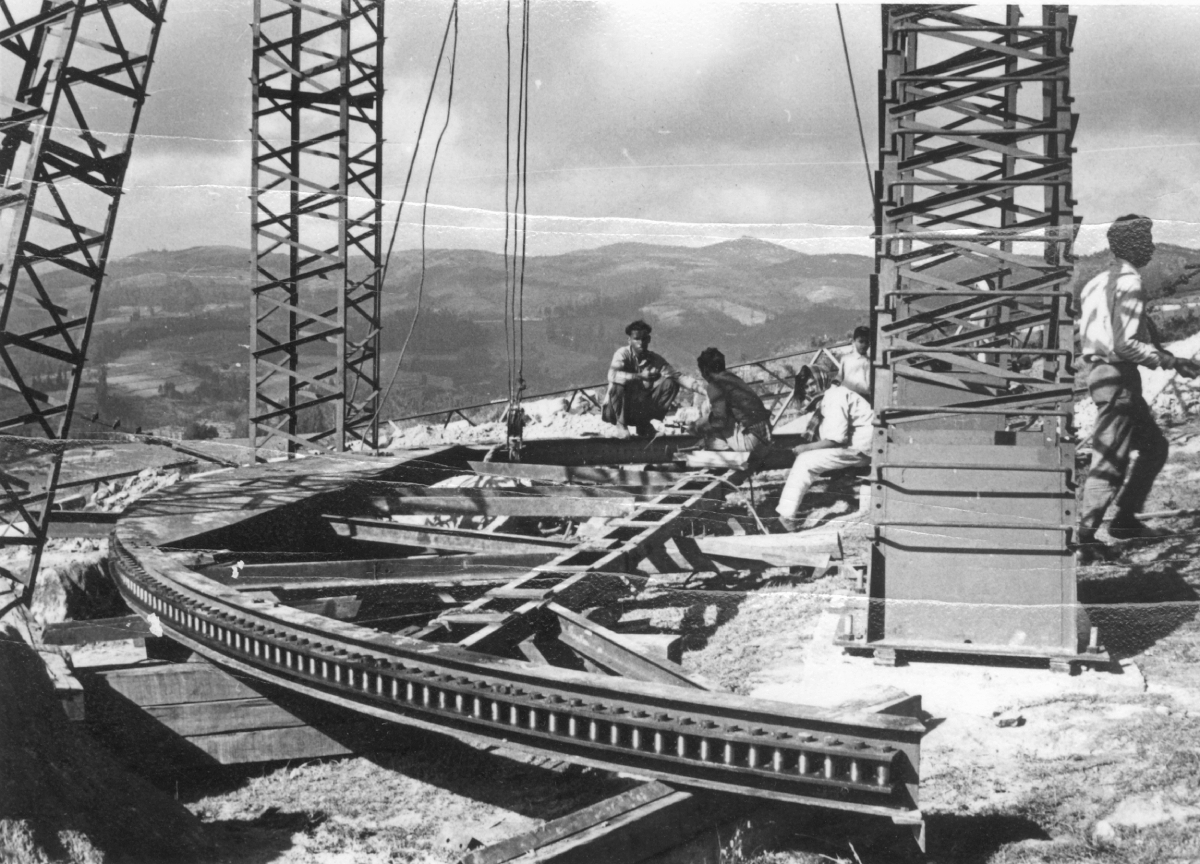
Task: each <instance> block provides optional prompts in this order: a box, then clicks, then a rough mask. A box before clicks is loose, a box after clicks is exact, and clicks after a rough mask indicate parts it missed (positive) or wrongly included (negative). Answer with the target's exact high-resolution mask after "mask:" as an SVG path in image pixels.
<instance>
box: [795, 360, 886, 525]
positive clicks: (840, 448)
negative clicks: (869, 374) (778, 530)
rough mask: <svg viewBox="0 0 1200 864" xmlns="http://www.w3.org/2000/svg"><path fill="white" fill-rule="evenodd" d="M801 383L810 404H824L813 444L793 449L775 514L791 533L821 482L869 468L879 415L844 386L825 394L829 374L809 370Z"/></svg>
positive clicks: (816, 419) (805, 369) (802, 372)
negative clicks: (809, 494) (843, 472)
mask: <svg viewBox="0 0 1200 864" xmlns="http://www.w3.org/2000/svg"><path fill="white" fill-rule="evenodd" d="M797 377H798V378H799V379H800V381H799V383H800V387H802V388H803V391H804V396H805V398H806V399H809V400H815V399H816V398H817V397H818V396H820V397H821V399H820V405H819V406H818V407H817V409H816V413H817V416H815V417H814V423H815V424H818V425H816V429H817V431H816V433H815V435H814V440H812V441H811V442H809V443H808V444H801V445H800V446H798V447H795V448H793V449H792V452H793V453H795V454H796V461H795V462H793V463H792V470H791V471H790V472H789V473H788V477H787V481H786V482H785V483H784V485H783V493H782V494H781V495H780V496H779V504H778V506H777V507H776V508H775V512H776V513H778V514H779V521H780V522H781V523H782V524H783V526H784V528H786V529H787V530H789V531H794V530H796V528H797V527H799V526H798V524H797V521H796V514H797V512H799V510H800V502H801V501H802V500H803V499H804V496H805V494H807V492H808V490H809V489H810V488H812V485H813V483H814V482H816V479H817V478H818V477H820V476H821V475H822V474H828V473H829V472H831V471H837V470H839V469H841V468H857V467H860V466H862V465H869V464H870V462H871V459H870V456H868V455H867V454H868V453H870V452H871V437H872V435H873V434H874V430H873V425H874V423H875V412H874V411H872V410H871V406H870V404H868V403H867V400H866V399H864V398H863V397H861V396H859V395H858V394H857V393H855V392H853V391H851V390H849V389H847V388H846V387H844V386H843V385H841V384H835V385H834V386H832V387H830V388H829V389H827V390H826V389H825V385H826V383H827V381H828V378H827V373H826V372H825V370H823V369H821V368H819V367H816V366H805V367H803V368H802V369H801V370H800V373H799V375H798V376H797ZM800 387H798V388H797V389H800ZM822 390H824V395H822Z"/></svg>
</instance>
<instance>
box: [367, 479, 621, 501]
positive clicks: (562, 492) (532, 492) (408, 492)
mask: <svg viewBox="0 0 1200 864" xmlns="http://www.w3.org/2000/svg"><path fill="white" fill-rule="evenodd" d="M363 486H364V488H365V489H366V497H367V498H371V497H373V496H374V495H375V493H373V492H372V491H371V490H372V489H374V488H375V487H374V486H373V485H372V484H370V483H364V484H363ZM459 493H463V494H466V495H470V496H472V497H476V498H516V497H521V498H616V499H618V500H625V499H632V498H636V497H637V496H636V495H635V494H634V493H633V492H632V491H630V490H629V489H626V488H622V487H619V486H618V487H608V486H585V487H582V488H579V489H570V488H567V487H563V486H499V487H496V486H420V485H418V484H416V483H388V484H387V491H386V492H384V493H382V495H380V496H379V497H384V498H392V497H399V498H443V497H445V496H447V495H455V494H459Z"/></svg>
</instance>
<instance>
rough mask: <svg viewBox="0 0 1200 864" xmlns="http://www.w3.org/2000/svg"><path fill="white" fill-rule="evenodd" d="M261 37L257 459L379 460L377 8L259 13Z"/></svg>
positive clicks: (256, 77) (256, 83) (255, 259)
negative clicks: (364, 451)
mask: <svg viewBox="0 0 1200 864" xmlns="http://www.w3.org/2000/svg"><path fill="white" fill-rule="evenodd" d="M253 38H254V48H253V68H252V73H251V80H252V86H253V108H252V128H251V131H252V138H253V143H252V147H253V155H252V163H251V173H252V177H251V185H252V192H251V207H252V215H251V247H252V271H251V272H252V281H251V285H252V287H251V290H252V295H251V297H252V299H251V319H250V328H251V349H250V350H251V359H250V434H251V437H252V441H253V446H254V450H255V455H256V457H257V458H259V459H265V458H267V456H268V454H269V453H271V452H277V451H279V450H284V451H286V452H288V453H296V452H300V451H303V450H309V449H316V450H319V451H322V452H327V451H331V450H332V451H340V450H345V449H347V448H349V447H353V446H357V445H361V446H366V447H375V446H376V444H377V439H378V421H377V419H376V415H377V413H378V410H377V409H378V399H379V395H380V390H381V387H380V369H379V364H380V357H379V333H380V326H379V323H380V320H379V319H380V294H379V292H380V288H381V284H380V274H381V272H382V255H383V248H382V236H381V229H380V216H381V197H382V191H383V189H382V182H383V177H382V160H381V153H382V143H383V139H382V98H383V77H382V76H383V2H382V0H362V2H359V0H340V2H339V3H333V4H325V5H316V4H308V3H301V2H295V0H256V2H255V6H254V37H253ZM314 328H321V332H319V333H318V332H313V329H314Z"/></svg>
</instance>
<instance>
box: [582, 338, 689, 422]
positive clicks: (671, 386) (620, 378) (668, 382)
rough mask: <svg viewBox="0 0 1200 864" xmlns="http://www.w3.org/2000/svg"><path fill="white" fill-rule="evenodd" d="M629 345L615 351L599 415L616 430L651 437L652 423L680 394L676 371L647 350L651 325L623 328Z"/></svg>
mask: <svg viewBox="0 0 1200 864" xmlns="http://www.w3.org/2000/svg"><path fill="white" fill-rule="evenodd" d="M625 335H626V336H628V337H629V344H628V345H626V346H624V347H622V348H618V349H617V353H615V354H613V359H612V363H610V364H609V366H608V394H607V395H606V396H605V399H604V406H603V408H601V410H600V416H601V418H603V420H604V422H605V423H613V424H615V425H616V426H617V428H618V429H621V430H622V431H627V430H628V429H630V428H632V429H633V430H634V431H635V432H636V433H637V434H638V436H640V437H644V438H649V437H651V436H653V435H654V426H653V425H652V424H651V423H650V421H651V420H662V419H663V418H664V417H666V416H667V412H668V411H670V410H671V406H672V404H673V403H674V401H675V397H676V395H678V393H679V372H678V371H676V370H675V369H674V367H672V366H671V364H670V363H668V362H667V361H666V360H664V359H663V358H662V357H661V356H659V355H658V354H655V353H654V352H653V351H651V350H650V325H649V324H647V323H646V322H645V321H641V320H638V321H634V322H633V323H632V324H630V325H629V326H628V327H626V328H625Z"/></svg>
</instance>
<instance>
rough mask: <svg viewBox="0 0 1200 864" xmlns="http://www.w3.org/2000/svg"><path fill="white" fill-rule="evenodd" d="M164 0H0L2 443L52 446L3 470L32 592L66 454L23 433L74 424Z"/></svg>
mask: <svg viewBox="0 0 1200 864" xmlns="http://www.w3.org/2000/svg"><path fill="white" fill-rule="evenodd" d="M165 7H166V0H139V2H136V3H135V2H127V0H70V2H64V3H51V2H46V3H43V4H42V7H41V11H40V12H38V13H37V14H35V15H33V16H30V17H28V18H25V19H22V20H19V21H18V20H16V19H15V18H14V16H13V15H12V13H11V11H10V9H9V6H8V5H7V3H4V2H2V0H0V14H3V17H4V21H3V24H2V28H0V52H2V53H3V54H4V59H5V60H6V62H9V63H11V64H12V66H19V68H20V69H21V71H20V74H19V75H17V76H16V77H15V79H9V81H13V83H14V84H15V86H14V87H12V89H9V87H8V86H6V87H5V88H4V93H3V97H2V98H3V103H4V104H3V111H4V112H6V116H4V117H3V119H2V120H0V173H2V174H3V183H4V185H3V189H2V190H0V243H3V244H4V245H3V251H2V253H0V255H2V257H0V292H2V294H0V435H5V436H14V437H12V438H5V439H3V440H2V441H0V450H2V452H3V462H4V464H7V465H11V464H12V463H14V462H16V461H18V460H20V459H22V458H25V457H27V456H32V455H34V454H37V453H47V452H48V453H49V454H50V456H49V459H48V462H49V466H48V468H47V470H46V474H45V480H44V482H42V483H40V484H29V483H27V482H24V481H22V480H20V479H18V478H16V477H14V476H12V475H10V474H7V473H5V472H4V471H3V470H0V545H3V546H9V545H24V546H29V547H31V548H32V550H33V556H32V561H31V566H30V568H29V570H28V574H27V576H26V577H25V587H24V589H23V592H22V593H23V595H24V599H25V600H26V601H28V600H29V599H30V597H31V596H32V592H33V585H34V576H35V574H36V573H37V566H38V563H39V558H40V554H41V548H42V544H43V543H44V541H45V538H46V531H47V525H48V523H49V519H50V510H51V507H52V505H53V503H54V492H55V487H56V485H57V482H58V476H59V471H60V467H61V460H62V452H61V448H58V447H55V446H53V445H47V444H46V442H37V443H38V445H39V446H25V445H24V444H23V443H22V442H21V441H20V440H19V439H20V438H21V437H24V436H29V437H33V438H43V439H64V438H66V437H67V436H68V435H69V434H70V431H71V419H72V416H71V415H72V412H73V411H74V409H75V404H76V399H77V397H78V395H79V390H80V384H81V381H82V378H83V373H84V365H85V362H86V360H87V353H88V343H89V341H90V338H91V334H92V325H93V322H94V320H95V315H96V305H97V301H98V299H99V296H100V287H101V281H102V279H103V277H104V268H105V264H106V262H107V259H108V252H109V247H110V244H111V241H112V235H113V228H114V225H115V224H116V218H117V205H118V204H119V202H120V199H121V191H122V188H121V187H122V184H123V183H124V180H125V170H126V168H127V166H128V164H129V157H130V152H131V150H132V148H133V140H134V133H135V131H136V130H137V124H138V118H139V116H140V114H141V109H142V104H143V103H144V101H145V99H146V86H147V82H148V79H149V76H150V67H151V64H152V61H153V58H154V50H155V47H156V45H157V43H158V34H159V30H160V28H161V27H162V23H163V12H164V9H165ZM10 68H11V67H10ZM9 81H6V82H5V83H6V84H8V83H9ZM31 443H33V442H31Z"/></svg>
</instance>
